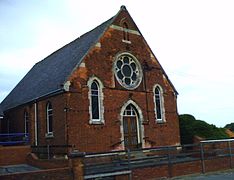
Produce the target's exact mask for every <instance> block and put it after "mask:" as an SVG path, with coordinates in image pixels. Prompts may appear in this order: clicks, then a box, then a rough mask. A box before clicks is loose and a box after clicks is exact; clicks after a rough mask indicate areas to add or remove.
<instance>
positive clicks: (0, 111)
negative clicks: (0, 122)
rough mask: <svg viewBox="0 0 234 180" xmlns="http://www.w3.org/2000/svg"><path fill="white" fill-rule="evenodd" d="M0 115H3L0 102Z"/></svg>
mask: <svg viewBox="0 0 234 180" xmlns="http://www.w3.org/2000/svg"><path fill="white" fill-rule="evenodd" d="M0 117H3V111H2V107H1V104H0Z"/></svg>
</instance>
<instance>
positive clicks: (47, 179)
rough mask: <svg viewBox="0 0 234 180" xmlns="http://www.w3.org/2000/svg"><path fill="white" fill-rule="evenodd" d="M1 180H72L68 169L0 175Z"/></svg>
mask: <svg viewBox="0 0 234 180" xmlns="http://www.w3.org/2000/svg"><path fill="white" fill-rule="evenodd" d="M0 179H1V180H18V179H24V180H31V179H35V180H40V179H43V180H51V179H53V180H55V179H58V180H72V179H73V176H72V173H71V171H70V169H69V168H57V169H49V170H40V171H33V172H30V173H15V174H8V175H0Z"/></svg>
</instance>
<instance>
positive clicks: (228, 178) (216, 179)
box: [171, 169, 234, 180]
mask: <svg viewBox="0 0 234 180" xmlns="http://www.w3.org/2000/svg"><path fill="white" fill-rule="evenodd" d="M171 179H172V180H234V169H230V170H226V171H217V172H210V173H206V174H194V175H189V176H180V177H174V178H171Z"/></svg>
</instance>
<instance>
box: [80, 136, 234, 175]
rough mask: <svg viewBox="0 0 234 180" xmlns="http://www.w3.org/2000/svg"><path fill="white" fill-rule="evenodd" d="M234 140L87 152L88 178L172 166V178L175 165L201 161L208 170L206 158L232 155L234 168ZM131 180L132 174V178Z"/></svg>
mask: <svg viewBox="0 0 234 180" xmlns="http://www.w3.org/2000/svg"><path fill="white" fill-rule="evenodd" d="M233 150H234V139H226V140H211V141H201V143H199V144H188V145H180V146H166V147H165V146H164V147H154V148H143V149H138V150H132V151H130V150H125V151H113V152H102V153H88V154H86V155H85V159H84V165H85V166H84V167H85V179H92V178H103V177H111V176H114V175H121V173H122V174H126V173H127V174H129V176H131V171H132V170H133V169H135V168H145V167H156V166H162V165H166V166H168V172H169V177H172V167H173V164H178V163H185V162H193V161H199V162H200V163H201V167H202V172H203V173H205V172H206V167H205V161H206V160H210V159H218V158H224V157H226V158H229V159H230V161H229V164H230V168H233V163H234V162H233V158H232V157H233V156H234V154H233ZM130 179H131V177H130Z"/></svg>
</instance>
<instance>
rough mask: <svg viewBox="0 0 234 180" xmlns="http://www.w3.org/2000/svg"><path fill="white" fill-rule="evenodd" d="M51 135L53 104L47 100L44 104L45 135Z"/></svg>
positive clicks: (52, 131)
mask: <svg viewBox="0 0 234 180" xmlns="http://www.w3.org/2000/svg"><path fill="white" fill-rule="evenodd" d="M50 121H51V122H50ZM53 135H54V129H53V106H52V103H51V102H47V104H46V136H53Z"/></svg>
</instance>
